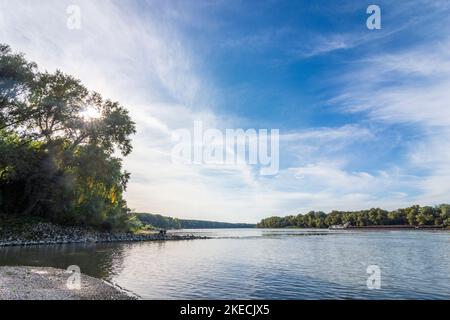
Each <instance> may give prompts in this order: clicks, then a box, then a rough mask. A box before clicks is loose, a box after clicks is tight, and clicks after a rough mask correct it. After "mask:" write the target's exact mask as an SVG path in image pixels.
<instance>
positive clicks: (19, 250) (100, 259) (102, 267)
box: [0, 244, 130, 280]
mask: <svg viewBox="0 0 450 320" xmlns="http://www.w3.org/2000/svg"><path fill="white" fill-rule="evenodd" d="M129 246H130V244H120V245H117V244H66V245H49V246H31V247H2V248H0V265H9V266H15V265H17V266H19V265H25V266H41V267H42V266H45V267H54V268H60V269H66V268H67V267H68V266H71V265H77V266H79V267H80V269H81V271H82V272H83V273H85V274H87V275H90V276H93V277H98V278H102V279H105V280H107V279H110V277H111V275H113V274H118V273H120V272H121V271H122V268H123V261H124V256H125V252H126V251H127V248H128V247H129Z"/></svg>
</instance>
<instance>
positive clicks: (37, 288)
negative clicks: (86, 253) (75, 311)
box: [0, 267, 136, 300]
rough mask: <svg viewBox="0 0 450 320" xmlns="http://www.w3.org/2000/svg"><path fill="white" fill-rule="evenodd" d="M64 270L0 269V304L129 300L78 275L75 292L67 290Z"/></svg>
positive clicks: (106, 286) (126, 295) (98, 282)
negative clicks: (20, 301)
mask: <svg viewBox="0 0 450 320" xmlns="http://www.w3.org/2000/svg"><path fill="white" fill-rule="evenodd" d="M71 275H72V274H71V273H69V272H67V271H66V270H61V269H54V268H38V267H0V300H133V299H136V298H135V297H133V296H131V295H129V294H127V293H125V292H123V291H122V290H119V289H118V288H115V287H113V286H112V285H110V284H108V283H107V282H105V281H103V280H100V279H96V278H92V277H89V276H86V275H84V274H81V277H80V279H81V282H80V283H81V285H80V288H79V289H70V288H69V287H68V286H67V281H68V279H69V277H71Z"/></svg>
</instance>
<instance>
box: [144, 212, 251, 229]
mask: <svg viewBox="0 0 450 320" xmlns="http://www.w3.org/2000/svg"><path fill="white" fill-rule="evenodd" d="M136 216H137V217H138V219H139V220H140V221H141V222H142V223H143V224H144V225H148V226H152V227H154V228H160V229H217V228H254V227H255V225H254V224H247V223H227V222H216V221H202V220H184V219H177V218H172V217H165V216H162V215H159V214H150V213H137V214H136Z"/></svg>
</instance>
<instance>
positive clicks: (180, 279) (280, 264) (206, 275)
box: [0, 229, 450, 299]
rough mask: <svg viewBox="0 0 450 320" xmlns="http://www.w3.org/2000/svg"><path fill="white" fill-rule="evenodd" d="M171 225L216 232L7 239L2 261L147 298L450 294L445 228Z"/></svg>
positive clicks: (433, 296)
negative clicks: (83, 277) (110, 239)
mask: <svg viewBox="0 0 450 320" xmlns="http://www.w3.org/2000/svg"><path fill="white" fill-rule="evenodd" d="M176 232H184V233H186V232H189V233H193V234H199V235H205V236H210V237H212V239H207V240H188V241H167V242H143V243H115V244H88V245H79V244H78V245H53V246H38V247H5V248H0V265H30V266H48V267H57V268H64V269H65V268H67V267H68V266H70V265H77V266H79V267H80V268H81V271H82V272H83V273H86V274H88V275H91V276H94V277H99V278H102V279H105V280H108V281H110V282H113V283H116V284H117V285H119V286H121V287H123V288H124V289H127V290H129V291H131V292H134V293H135V294H137V295H139V296H140V297H142V298H144V299H450V232H443V231H440V232H432V231H347V230H344V231H328V230H300V229H282V230H280V229H278V230H272V229H264V230H261V229H217V230H180V231H176ZM369 266H372V267H370V268H372V269H371V270H372V271H373V270H374V269H373V268H374V266H375V268H378V270H379V271H380V273H379V274H378V273H377V274H376V276H377V278H376V283H377V284H379V289H377V288H375V289H374V288H373V285H372V286H369V287H368V284H367V279H368V278H369V276H371V274H369V273H367V268H368V267H369ZM378 275H379V277H378ZM370 283H373V282H370Z"/></svg>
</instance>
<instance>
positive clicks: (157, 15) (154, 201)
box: [0, 0, 450, 222]
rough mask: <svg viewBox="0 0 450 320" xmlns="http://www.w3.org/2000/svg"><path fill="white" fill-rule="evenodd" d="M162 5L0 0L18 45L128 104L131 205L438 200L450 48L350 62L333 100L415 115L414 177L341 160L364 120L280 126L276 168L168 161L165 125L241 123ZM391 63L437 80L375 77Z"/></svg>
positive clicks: (263, 206)
mask: <svg viewBox="0 0 450 320" xmlns="http://www.w3.org/2000/svg"><path fill="white" fill-rule="evenodd" d="M73 3H75V4H78V5H80V8H81V10H82V11H81V13H82V29H81V30H68V29H67V28H66V19H67V14H66V8H67V6H68V5H69V4H73ZM177 5H178V6H182V5H183V4H182V3H178V4H177ZM170 6H171V4H168V3H166V2H154V3H152V5H151V6H149V7H147V8H146V10H147V11H146V12H145V14H142V12H138V11H136V10H138V9H137V8H132V7H125V6H122V5H121V3H119V2H114V1H101V2H100V1H90V0H83V1H60V0H54V1H52V0H43V1H39V2H36V1H31V0H28V1H26V0H22V1H16V2H14V3H13V2H11V1H9V0H0V8H1V10H0V39H2V42H5V43H7V44H10V45H11V46H12V47H13V49H14V50H17V51H22V52H25V53H26V54H27V57H28V58H30V59H32V60H34V61H36V62H37V63H38V64H39V65H40V66H41V67H43V68H46V69H48V70H55V69H56V68H60V69H62V70H63V71H64V72H67V73H69V74H72V75H74V76H76V77H78V78H80V79H81V80H82V81H83V82H84V83H85V84H86V85H87V86H88V87H89V88H92V89H94V90H96V91H99V92H100V93H102V94H103V95H104V96H105V97H109V98H112V99H114V100H118V101H120V102H121V103H123V104H124V105H125V106H126V107H128V108H129V109H130V112H131V115H132V117H133V119H134V120H135V121H136V122H137V129H138V134H137V136H136V137H135V138H134V152H133V153H132V154H131V156H130V157H129V158H127V159H126V160H125V162H124V163H125V167H126V169H127V170H128V171H130V172H131V173H132V179H131V181H130V184H129V188H128V192H127V194H126V198H127V200H128V203H129V205H130V206H131V207H132V208H135V209H136V210H138V211H147V212H158V213H162V214H167V215H173V216H178V217H186V218H201V219H211V220H224V221H245V222H255V221H256V220H258V219H260V218H262V217H265V216H268V215H280V214H285V213H286V214H287V213H297V212H300V211H306V210H311V209H322V210H329V209H334V208H336V209H359V208H366V207H368V206H383V207H393V206H397V205H403V204H405V205H409V204H411V203H410V201H411V200H420V201H427V200H429V201H433V202H435V201H443V200H444V198H445V197H446V195H448V194H449V191H450V187H449V186H448V181H450V179H449V178H450V172H449V169H448V163H450V155H449V154H448V152H447V151H446V150H450V145H449V143H448V141H450V140H449V139H448V131H445V130H444V129H443V127H445V126H447V125H449V124H450V123H449V122H450V121H449V120H448V118H449V111H448V110H450V109H449V108H448V104H447V101H450V99H449V98H450V96H449V94H448V92H447V91H446V88H448V84H449V83H450V77H448V74H447V73H448V68H449V66H448V61H449V60H448V56H446V55H445V54H446V53H445V50H444V49H442V48H448V47H441V49H440V50H436V51H433V52H434V53H433V54H429V55H428V56H426V55H424V53H423V52H416V53H415V54H411V53H408V54H407V58H405V56H403V57H402V56H399V55H394V54H393V55H389V56H385V57H384V58H380V59H379V61H378V60H377V61H376V63H373V64H371V63H368V64H367V66H368V68H367V69H366V71H364V72H363V71H360V72H359V73H356V74H355V72H356V71H355V72H352V74H351V77H352V78H356V79H357V81H358V82H353V81H349V82H348V86H347V87H346V91H345V93H344V94H343V95H342V96H341V97H340V98H339V99H336V100H334V103H336V104H339V105H340V106H343V107H344V110H346V112H348V111H352V112H354V111H359V112H368V113H369V114H370V115H371V120H373V119H377V120H380V119H381V120H383V121H386V122H389V123H399V122H414V123H417V124H419V125H420V130H421V132H426V130H429V131H428V132H427V133H428V135H427V137H424V139H421V144H418V145H417V146H416V147H415V149H411V150H410V152H411V154H410V163H409V164H408V165H415V166H420V167H424V168H426V169H427V170H430V171H431V172H432V174H431V175H430V176H429V177H428V178H427V179H426V180H423V181H422V182H421V180H420V179H417V177H414V175H410V174H409V173H408V172H404V170H403V168H402V169H398V168H389V169H388V170H385V171H383V172H376V173H373V172H371V173H369V172H365V171H363V170H360V171H355V170H351V169H349V168H348V166H349V157H350V156H349V154H350V153H351V148H352V146H353V145H354V144H355V143H359V142H362V141H363V142H367V141H371V140H373V139H376V135H377V132H375V131H374V130H372V128H370V127H364V126H361V125H355V124H352V125H346V126H341V127H337V128H315V129H306V130H298V131H290V132H287V133H284V134H282V136H281V144H282V150H281V156H282V159H281V161H282V162H283V161H284V162H288V160H289V162H290V163H288V164H287V165H285V166H284V167H283V168H282V170H281V171H280V174H279V175H278V176H276V177H260V176H258V175H256V174H255V172H256V170H253V168H252V167H250V166H245V165H243V166H236V167H234V168H232V170H230V169H229V168H220V167H219V168H217V167H216V168H211V167H207V166H182V165H177V164H174V163H172V161H171V158H170V151H171V147H172V144H171V134H172V131H173V130H175V129H179V128H188V129H190V128H192V126H193V122H194V121H195V120H202V121H203V122H204V123H205V125H206V126H207V127H217V128H225V127H228V128H235V127H240V126H239V124H240V123H242V122H241V121H239V122H238V121H237V120H236V119H235V118H233V117H232V116H230V117H229V118H227V119H224V118H223V116H219V115H218V114H217V113H215V111H214V110H215V109H214V107H215V102H216V101H215V99H216V97H215V96H214V92H215V90H214V81H213V80H214V79H209V78H207V77H205V75H204V73H203V72H202V57H198V56H196V54H195V52H192V51H191V50H189V49H188V48H189V45H187V44H186V42H187V40H186V39H184V38H183V36H182V35H181V32H179V31H180V30H178V26H177V21H179V20H182V22H183V23H184V24H186V23H189V21H194V22H195V23H200V22H199V21H197V20H198V19H197V20H196V19H193V18H192V17H189V11H188V10H187V11H183V8H182V7H181V8H180V7H177V8H176V9H174V8H171V7H170ZM177 13H178V14H177ZM180 13H182V14H181V16H180ZM256 40H258V39H256ZM259 40H261V41H263V42H264V41H266V40H265V39H259ZM269 40H270V39H269ZM327 41H328V39H327ZM354 41H355V40H354V39H353V38H347V37H344V38H342V39H341V38H335V39H334V40H333V41H331V42H328V44H327V45H326V46H325V47H324V46H321V44H320V43H318V46H317V47H315V48H312V49H313V50H315V53H314V52H313V53H314V54H320V53H323V52H329V51H331V50H335V49H339V48H349V47H353V46H355V45H358V43H359V42H358V41H359V40H358V41H357V42H354ZM421 59H424V60H421ZM439 59H440V60H439ZM422 61H425V62H422ZM430 61H435V62H434V63H432V62H430ZM392 73H402V74H417V75H419V76H421V77H422V76H426V77H432V76H433V75H436V74H439V77H441V78H442V81H439V82H438V83H433V82H432V81H431V82H427V84H426V86H422V85H417V86H396V87H392V88H386V87H384V89H383V91H379V88H378V87H377V86H375V87H374V86H373V84H376V83H377V82H376V81H375V80H374V79H376V78H377V75H381V76H384V75H386V74H392ZM356 75H359V77H357V76H356ZM352 78H349V79H352ZM372 80H374V81H372ZM431 80H433V79H431ZM447 80H448V81H447ZM364 81H366V82H364ZM367 82H369V83H367ZM361 84H362V85H361ZM421 88H422V89H423V90H420V89H421ZM368 97H369V98H368ZM355 102H357V103H355ZM424 106H426V107H424ZM244 120H246V119H244ZM435 127H440V129H436V128H435ZM422 130H425V131H422ZM282 133H283V132H282ZM336 159H338V160H336ZM446 181H447V182H446ZM411 186H413V187H415V186H418V187H420V188H422V190H423V191H424V192H423V194H422V195H421V196H420V197H416V198H414V199H412V198H411V196H409V195H408V193H407V192H404V190H406V189H407V188H408V187H411Z"/></svg>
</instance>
